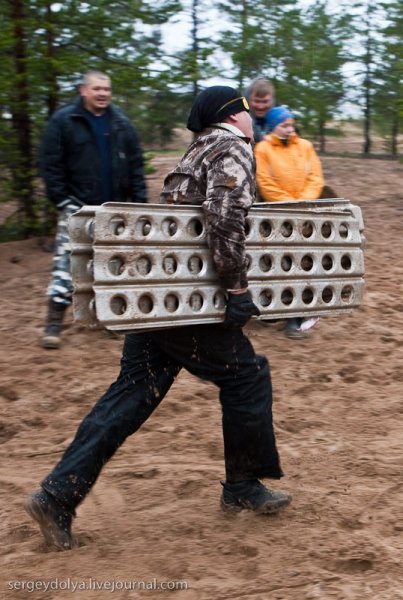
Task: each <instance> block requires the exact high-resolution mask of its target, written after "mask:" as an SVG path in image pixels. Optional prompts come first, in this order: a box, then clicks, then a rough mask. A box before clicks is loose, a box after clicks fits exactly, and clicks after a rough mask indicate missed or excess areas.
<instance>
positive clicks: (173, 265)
mask: <svg viewBox="0 0 403 600" xmlns="http://www.w3.org/2000/svg"><path fill="white" fill-rule="evenodd" d="M162 268H163V269H164V271H165V273H166V274H167V275H173V274H174V273H176V269H177V268H178V261H177V260H176V257H175V256H172V255H171V254H170V255H169V256H165V257H164V258H163V260H162Z"/></svg>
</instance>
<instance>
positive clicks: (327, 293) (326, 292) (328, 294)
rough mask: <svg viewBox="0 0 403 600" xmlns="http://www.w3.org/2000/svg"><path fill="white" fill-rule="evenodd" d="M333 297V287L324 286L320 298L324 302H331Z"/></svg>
mask: <svg viewBox="0 0 403 600" xmlns="http://www.w3.org/2000/svg"><path fill="white" fill-rule="evenodd" d="M333 297H334V291H333V288H331V287H329V286H328V287H325V288H323V290H322V300H323V302H325V303H326V304H329V302H331V301H332V300H333Z"/></svg>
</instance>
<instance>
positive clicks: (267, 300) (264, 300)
mask: <svg viewBox="0 0 403 600" xmlns="http://www.w3.org/2000/svg"><path fill="white" fill-rule="evenodd" d="M259 302H260V304H261V305H262V306H265V307H266V306H270V304H271V303H272V302H273V294H272V291H271V290H269V289H265V290H262V291H261V292H260V294H259Z"/></svg>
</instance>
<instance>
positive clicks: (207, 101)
mask: <svg viewBox="0 0 403 600" xmlns="http://www.w3.org/2000/svg"><path fill="white" fill-rule="evenodd" d="M244 110H246V111H248V112H249V106H248V103H247V101H246V99H245V98H244V97H243V96H242V94H241V93H240V92H238V90H236V89H234V88H232V87H229V86H227V85H213V86H211V87H208V88H206V89H205V90H203V91H202V92H200V94H199V95H198V96H197V98H196V100H195V101H194V103H193V106H192V109H191V111H190V114H189V118H188V122H187V128H188V129H190V131H195V132H197V133H198V132H199V131H202V130H203V129H205V128H206V127H208V126H209V125H212V124H213V123H218V122H220V121H222V120H223V119H225V117H228V115H236V114H237V113H239V112H242V111H244Z"/></svg>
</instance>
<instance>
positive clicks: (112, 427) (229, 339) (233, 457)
mask: <svg viewBox="0 0 403 600" xmlns="http://www.w3.org/2000/svg"><path fill="white" fill-rule="evenodd" d="M181 367H185V368H186V369H187V370H188V371H189V372H190V373H192V374H193V375H196V376H197V377H199V378H201V379H204V380H206V381H211V382H213V383H215V384H216V385H217V386H218V387H219V389H220V401H221V406H222V425H223V434H224V449H225V468H226V479H227V481H232V482H237V481H242V480H246V479H253V478H264V477H269V478H273V479H279V478H280V477H281V476H282V474H283V473H282V471H281V467H280V462H279V457H278V453H277V449H276V443H275V437H274V432H273V423H272V390H271V381H270V372H269V366H268V363H267V360H266V358H264V357H263V356H258V355H256V354H255V352H254V350H253V347H252V345H251V343H250V342H249V340H248V338H247V337H246V336H244V335H243V333H242V330H241V329H224V328H223V327H222V326H221V325H198V326H191V327H182V328H174V329H169V330H166V331H164V330H162V331H156V332H152V333H135V334H130V335H127V336H126V339H125V343H124V348H123V356H122V360H121V371H120V374H119V377H118V379H117V380H116V381H115V383H113V384H112V385H111V387H110V388H109V389H108V391H107V392H106V393H105V394H104V395H103V396H102V397H101V398H100V400H99V401H98V402H97V404H96V405H95V406H94V408H93V409H92V410H91V412H90V413H89V414H88V415H87V417H86V418H85V419H84V421H83V422H82V423H81V425H80V427H79V429H78V431H77V434H76V437H75V439H74V440H73V442H72V443H71V445H70V446H69V448H68V449H67V451H66V452H65V454H64V456H63V457H62V459H61V461H60V462H59V463H58V464H57V465H56V467H55V469H54V470H53V471H52V472H51V473H50V474H49V475H48V476H47V477H46V479H45V480H44V481H43V482H42V486H43V488H44V489H45V490H46V491H47V492H48V493H50V494H51V495H52V496H54V497H55V498H56V500H58V501H59V503H60V504H62V505H63V506H64V507H65V508H67V509H69V510H70V511H72V512H73V511H74V508H75V507H76V506H77V505H78V504H79V503H80V502H81V501H82V500H83V498H84V497H85V495H86V494H87V493H88V492H89V491H90V489H91V487H92V485H93V484H94V483H95V481H96V479H97V477H98V475H99V473H100V471H101V469H102V467H103V465H104V464H105V463H106V462H107V461H108V460H109V459H110V458H111V457H112V456H113V454H114V453H115V452H116V450H117V449H118V448H119V446H120V445H121V444H122V443H123V442H124V440H125V439H126V438H127V437H128V436H129V435H131V434H132V433H134V432H135V431H136V430H137V429H139V427H140V426H141V425H142V424H143V423H144V422H145V421H146V420H147V419H148V417H149V416H150V415H151V413H152V412H153V411H154V409H155V408H156V407H157V406H158V405H159V403H160V402H161V400H162V399H163V398H164V396H165V395H166V393H167V392H168V390H169V388H170V387H171V385H172V383H173V381H174V379H175V377H176V376H177V374H178V373H179V371H180V369H181Z"/></svg>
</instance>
